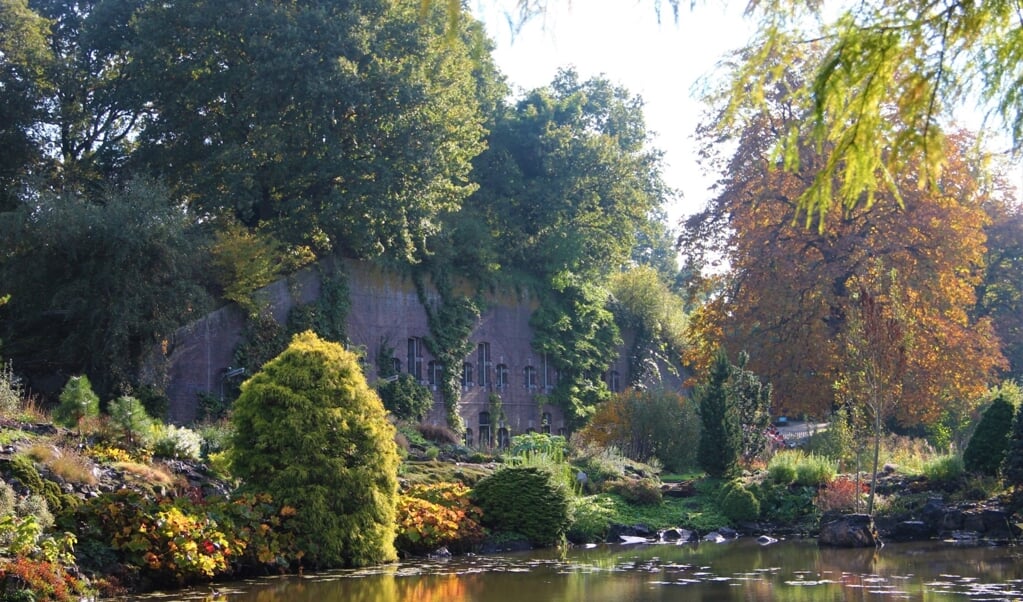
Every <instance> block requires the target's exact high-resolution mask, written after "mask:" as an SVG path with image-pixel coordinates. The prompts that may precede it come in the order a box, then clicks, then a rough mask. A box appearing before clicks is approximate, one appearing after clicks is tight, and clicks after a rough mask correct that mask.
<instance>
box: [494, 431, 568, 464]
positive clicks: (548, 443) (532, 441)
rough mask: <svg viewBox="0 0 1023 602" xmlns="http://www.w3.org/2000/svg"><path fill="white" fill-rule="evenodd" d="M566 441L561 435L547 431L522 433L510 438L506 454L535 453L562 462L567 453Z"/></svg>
mask: <svg viewBox="0 0 1023 602" xmlns="http://www.w3.org/2000/svg"><path fill="white" fill-rule="evenodd" d="M567 452H568V441H566V440H565V438H564V437H563V436H561V435H550V434H548V433H523V434H521V435H515V436H514V437H512V438H511V446H510V447H509V448H508V454H509V455H512V456H522V457H528V456H532V455H536V454H541V455H546V456H549V457H550V458H552V459H553V460H554V461H555V462H562V461H564V460H565V457H566V456H567V455H568V454H567Z"/></svg>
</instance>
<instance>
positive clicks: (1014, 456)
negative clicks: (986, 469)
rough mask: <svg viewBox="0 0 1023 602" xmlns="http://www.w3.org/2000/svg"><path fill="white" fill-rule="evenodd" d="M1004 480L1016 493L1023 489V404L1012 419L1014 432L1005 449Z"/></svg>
mask: <svg viewBox="0 0 1023 602" xmlns="http://www.w3.org/2000/svg"><path fill="white" fill-rule="evenodd" d="M1001 475H1002V479H1003V480H1004V481H1005V484H1006V485H1007V486H1009V487H1010V488H1012V489H1013V490H1014V492H1018V491H1020V489H1021V488H1023V403H1021V404H1019V405H1017V406H1016V413H1015V414H1014V415H1013V417H1012V430H1010V431H1009V441H1008V443H1007V445H1006V448H1005V459H1004V460H1002V466H1001Z"/></svg>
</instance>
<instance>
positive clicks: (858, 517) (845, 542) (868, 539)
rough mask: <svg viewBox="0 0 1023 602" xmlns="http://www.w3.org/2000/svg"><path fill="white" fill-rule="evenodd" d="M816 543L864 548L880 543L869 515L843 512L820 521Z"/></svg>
mask: <svg viewBox="0 0 1023 602" xmlns="http://www.w3.org/2000/svg"><path fill="white" fill-rule="evenodd" d="M817 543H818V544H820V545H822V546H834V547H839V548H865V547H876V546H878V545H881V539H880V538H879V537H878V534H877V527H875V526H874V519H872V518H871V517H870V515H868V514H845V515H840V516H838V517H836V518H833V519H831V520H829V521H827V522H822V523H821V531H820V535H819V536H818V538H817Z"/></svg>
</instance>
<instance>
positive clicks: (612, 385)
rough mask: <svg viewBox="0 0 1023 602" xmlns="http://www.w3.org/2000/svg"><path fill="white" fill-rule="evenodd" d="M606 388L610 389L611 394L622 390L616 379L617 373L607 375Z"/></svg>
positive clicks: (615, 371)
mask: <svg viewBox="0 0 1023 602" xmlns="http://www.w3.org/2000/svg"><path fill="white" fill-rule="evenodd" d="M607 388H608V389H611V392H612V393H620V392H621V390H622V385H621V381H620V379H619V377H618V371H617V370H612V371H610V372H608V373H607Z"/></svg>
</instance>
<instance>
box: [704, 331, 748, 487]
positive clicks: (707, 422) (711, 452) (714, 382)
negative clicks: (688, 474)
mask: <svg viewBox="0 0 1023 602" xmlns="http://www.w3.org/2000/svg"><path fill="white" fill-rule="evenodd" d="M731 376H732V365H731V363H730V362H729V361H728V355H727V354H726V353H725V351H724V350H723V349H721V350H719V351H718V353H717V355H716V356H715V357H714V363H713V364H712V365H711V368H710V373H709V375H708V376H707V381H706V382H705V383H704V384H703V385H701V386H700V387H698V388H697V389H696V391H695V393H694V395H693V397H694V398H695V399H696V400H697V403H698V404H699V407H700V424H701V425H702V427H703V428H702V429H701V430H700V447H699V451H698V452H697V459H698V461H699V463H700V466H701V467H702V468H703V469H704V470H705V471H707V474H708V475H710V476H712V477H715V478H724V477H728V476H731V475H732V474H733V473H734V472H735V471H736V470H737V469H738V466H739V455H740V454H741V452H742V425H741V424H740V423H739V413H738V411H737V408H736V407H735V403H734V400H733V398H732V395H731V394H730V391H729V388H730V387H729V380H730V379H731Z"/></svg>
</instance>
